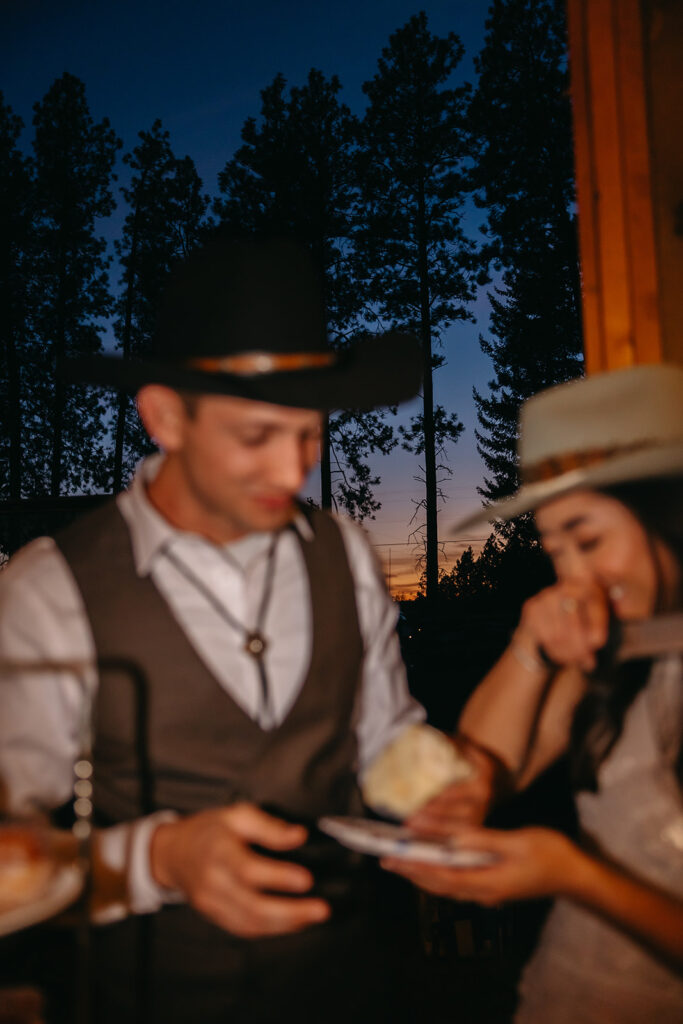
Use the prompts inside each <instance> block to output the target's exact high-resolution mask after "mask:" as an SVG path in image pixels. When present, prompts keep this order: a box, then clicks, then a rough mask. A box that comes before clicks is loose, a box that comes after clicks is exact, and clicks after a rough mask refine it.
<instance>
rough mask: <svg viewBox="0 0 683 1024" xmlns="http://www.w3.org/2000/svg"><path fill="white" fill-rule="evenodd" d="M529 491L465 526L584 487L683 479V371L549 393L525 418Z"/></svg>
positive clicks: (629, 373)
mask: <svg viewBox="0 0 683 1024" xmlns="http://www.w3.org/2000/svg"><path fill="white" fill-rule="evenodd" d="M518 455H519V475H520V480H521V487H520V489H519V490H518V491H517V493H516V494H513V495H512V496H511V497H509V498H503V499H502V500H501V501H498V502H495V503H494V504H492V505H489V506H487V507H486V508H483V509H480V510H479V512H475V513H474V514H473V515H470V516H467V518H465V519H462V520H460V521H459V522H458V523H456V524H455V526H454V527H453V530H452V531H451V532H459V531H461V530H463V529H467V528H469V527H471V526H474V525H476V524H480V523H484V522H486V521H487V520H490V521H492V520H495V519H503V520H505V519H512V518H513V517H514V516H517V515H520V514H521V513H522V512H530V511H531V510H532V509H536V508H538V507H539V505H543V504H545V502H548V501H551V500H552V499H553V498H558V497H560V496H561V495H563V494H566V493H567V492H569V491H574V490H578V489H580V488H590V489H599V488H601V487H608V486H610V485H613V484H618V483H626V482H627V481H629V480H644V479H648V478H650V477H661V476H678V475H680V474H681V473H683V368H682V367H679V366H664V365H653V366H633V367H629V368H628V369H624V370H612V371H610V372H608V373H599V374H595V375H594V376H591V377H582V378H579V379H577V380H572V381H569V382H568V383H567V384H560V385H558V386H557V387H554V388H549V389H548V390H547V391H541V392H540V393H539V394H538V395H534V396H533V397H532V398H529V399H528V400H527V401H526V402H524V404H523V405H522V408H521V412H520V418H519V442H518Z"/></svg>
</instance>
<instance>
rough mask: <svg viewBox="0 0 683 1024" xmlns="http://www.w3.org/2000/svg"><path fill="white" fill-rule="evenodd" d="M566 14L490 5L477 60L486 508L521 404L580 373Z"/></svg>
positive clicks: (546, 6)
mask: <svg viewBox="0 0 683 1024" xmlns="http://www.w3.org/2000/svg"><path fill="white" fill-rule="evenodd" d="M565 17H566V12H565V4H564V2H563V0H495V2H494V3H493V4H492V5H491V8H490V13H489V18H488V20H487V22H486V38H485V43H484V47H483V49H482V51H481V53H480V54H479V56H478V58H477V60H476V68H477V71H478V72H479V82H478V86H477V91H476V93H475V95H474V98H473V101H472V106H471V125H472V133H473V142H474V144H475V145H476V147H477V162H476V167H475V170H474V181H475V184H476V186H477V189H478V198H477V202H478V203H479V205H481V206H482V207H483V208H484V209H486V211H487V225H486V232H487V237H488V253H489V256H490V257H491V258H492V260H493V261H494V265H495V266H496V267H497V269H498V271H499V272H500V273H501V283H500V285H499V286H498V287H497V288H496V291H495V293H494V294H492V295H491V296H490V299H491V306H492V315H491V324H490V333H491V336H492V337H491V338H490V339H484V338H482V339H481V344H482V348H483V350H484V351H485V352H486V353H487V354H488V355H489V356H490V357H491V359H492V361H493V367H494V371H495V377H494V379H493V381H492V382H491V384H490V389H491V390H490V393H489V394H488V395H487V396H486V395H482V394H479V393H478V392H476V391H475V400H476V403H477V409H478V415H479V421H480V423H481V430H480V431H478V433H477V438H478V442H479V445H478V447H479V451H480V454H481V456H482V458H483V460H484V464H485V466H486V469H487V471H488V475H487V477H486V479H485V484H484V487H483V488H481V489H480V493H481V494H482V495H483V497H484V498H485V499H486V500H487V501H493V500H495V499H496V498H498V497H500V496H501V495H504V494H509V493H511V492H512V491H513V490H515V488H516V486H517V483H518V480H517V465H516V441H517V416H518V411H519V406H520V404H521V402H522V401H524V399H525V398H527V397H529V396H530V395H532V394H534V393H535V392H537V391H539V390H541V389H543V388H546V387H549V386H551V385H552V384H556V383H559V382H561V381H564V380H567V379H569V378H571V377H575V376H577V375H578V374H580V372H581V359H580V352H581V327H580V308H581V307H580V287H579V262H578V249H577V237H576V218H575V215H574V211H573V201H574V177H573V157H572V132H571V111H570V106H569V98H568V79H567V75H568V72H567V51H566V37H565V33H566V24H565ZM509 531H510V527H507V528H505V529H503V531H502V532H503V533H509Z"/></svg>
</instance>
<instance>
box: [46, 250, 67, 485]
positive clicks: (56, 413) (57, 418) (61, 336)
mask: <svg viewBox="0 0 683 1024" xmlns="http://www.w3.org/2000/svg"><path fill="white" fill-rule="evenodd" d="M60 262H61V266H60V270H59V286H58V292H57V329H56V331H55V342H54V344H55V387H54V396H53V403H52V457H51V465H50V494H51V495H52V497H53V498H58V497H59V495H60V491H61V485H62V450H63V447H64V356H65V353H66V323H65V320H66V314H65V310H64V305H65V299H64V288H65V276H66V268H65V266H64V262H65V261H64V258H63V254H62V256H61V257H60Z"/></svg>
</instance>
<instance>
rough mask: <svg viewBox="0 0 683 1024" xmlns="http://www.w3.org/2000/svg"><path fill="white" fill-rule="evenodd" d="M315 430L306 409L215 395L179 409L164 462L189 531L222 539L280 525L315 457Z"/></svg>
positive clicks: (317, 421) (317, 422)
mask: <svg viewBox="0 0 683 1024" xmlns="http://www.w3.org/2000/svg"><path fill="white" fill-rule="evenodd" d="M321 429H322V416H321V414H320V413H319V412H317V411H315V410H312V409H292V408H289V407H287V406H280V405H271V404H269V403H265V402H253V401H249V400H246V399H243V398H233V397H225V396H218V395H216V396H214V395H204V396H201V397H200V398H198V399H197V401H196V404H195V405H194V406H193V408H191V409H189V410H188V409H187V408H186V407H185V406H184V405H182V407H181V420H180V424H179V429H178V432H177V443H175V444H174V446H173V450H169V461H171V462H172V463H173V469H174V476H173V478H174V481H175V486H176V487H177V488H178V490H179V492H180V493H179V494H178V495H177V498H178V499H179V500H182V501H183V502H184V505H185V507H186V508H187V509H188V511H189V513H190V518H191V520H192V521H193V523H194V525H193V526H192V527H191V528H193V529H195V530H197V531H198V532H205V533H206V534H207V535H209V536H213V537H214V539H216V540H218V539H221V540H226V541H227V540H230V539H236V538H237V537H239V536H242V535H244V534H246V533H251V532H254V531H261V530H276V529H279V528H280V527H282V526H284V525H286V524H287V523H288V522H289V521H290V520H291V519H292V517H293V515H294V514H295V512H296V505H295V498H296V497H297V495H298V494H299V491H300V490H301V488H302V486H303V484H304V482H305V480H306V477H307V476H308V473H309V472H310V470H311V469H312V467H313V466H314V464H315V463H316V461H317V460H318V457H319V453H320V438H321ZM204 520H205V521H206V523H207V525H209V524H211V527H210V528H209V529H206V530H204V529H202V525H201V524H202V521H204ZM179 525H181V524H179Z"/></svg>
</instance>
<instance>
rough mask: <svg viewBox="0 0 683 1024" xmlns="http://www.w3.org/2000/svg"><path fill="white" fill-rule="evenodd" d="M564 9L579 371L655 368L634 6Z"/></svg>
mask: <svg viewBox="0 0 683 1024" xmlns="http://www.w3.org/2000/svg"><path fill="white" fill-rule="evenodd" d="M568 8H569V46H570V62H571V63H570V67H571V91H572V103H573V112H574V152H575V163H576V180H577V198H578V208H579V233H580V255H581V274H582V289H583V318H584V350H585V356H586V370H587V372H588V373H594V372H597V371H599V370H606V369H611V368H615V367H619V366H629V365H632V364H634V363H652V362H661V361H662V360H663V359H664V358H665V352H664V346H663V341H662V325H661V314H660V286H659V274H658V266H657V250H656V239H655V219H654V206H653V187H652V172H651V149H650V143H649V131H648V111H647V100H646V74H645V65H644V45H643V27H642V11H641V5H640V3H639V2H638V0H569V3H568Z"/></svg>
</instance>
